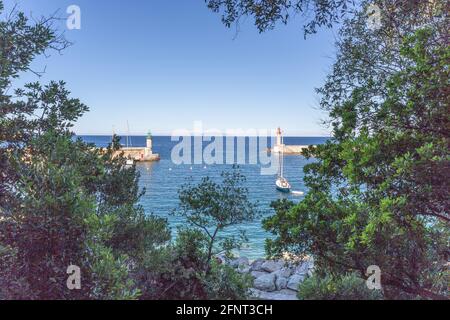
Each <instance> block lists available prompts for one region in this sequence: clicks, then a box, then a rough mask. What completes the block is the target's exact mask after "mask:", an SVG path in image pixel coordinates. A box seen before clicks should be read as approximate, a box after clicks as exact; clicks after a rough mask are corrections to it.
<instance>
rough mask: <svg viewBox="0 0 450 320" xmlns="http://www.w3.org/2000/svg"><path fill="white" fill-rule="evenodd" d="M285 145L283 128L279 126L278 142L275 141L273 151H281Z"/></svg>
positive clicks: (277, 132)
mask: <svg viewBox="0 0 450 320" xmlns="http://www.w3.org/2000/svg"><path fill="white" fill-rule="evenodd" d="M283 147H284V145H283V133H282V131H281V128H280V127H278V129H277V131H276V143H275V146H274V147H273V149H272V151H273V152H281V150H282V148H283Z"/></svg>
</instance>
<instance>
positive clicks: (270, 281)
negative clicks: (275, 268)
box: [253, 273, 276, 292]
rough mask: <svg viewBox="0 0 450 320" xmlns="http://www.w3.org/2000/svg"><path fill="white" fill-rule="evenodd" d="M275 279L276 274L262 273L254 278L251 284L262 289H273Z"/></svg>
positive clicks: (274, 287)
mask: <svg viewBox="0 0 450 320" xmlns="http://www.w3.org/2000/svg"><path fill="white" fill-rule="evenodd" d="M275 279H276V276H275V274H273V273H268V274H264V275H262V276H260V277H258V278H256V279H255V281H254V282H253V286H254V287H255V288H256V289H258V290H262V291H269V292H270V291H275V289H276V286H275Z"/></svg>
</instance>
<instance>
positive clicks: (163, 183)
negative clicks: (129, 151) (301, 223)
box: [80, 136, 328, 258]
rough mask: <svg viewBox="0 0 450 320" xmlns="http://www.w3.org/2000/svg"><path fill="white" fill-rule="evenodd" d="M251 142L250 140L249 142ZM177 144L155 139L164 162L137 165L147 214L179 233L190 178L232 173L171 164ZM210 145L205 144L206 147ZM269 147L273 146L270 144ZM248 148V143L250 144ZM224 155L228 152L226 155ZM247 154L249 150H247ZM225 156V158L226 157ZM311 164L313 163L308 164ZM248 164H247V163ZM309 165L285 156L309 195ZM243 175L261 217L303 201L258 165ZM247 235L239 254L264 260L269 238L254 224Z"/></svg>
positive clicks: (296, 185) (296, 186)
mask: <svg viewBox="0 0 450 320" xmlns="http://www.w3.org/2000/svg"><path fill="white" fill-rule="evenodd" d="M80 137H81V138H82V139H83V140H84V141H86V142H89V143H93V144H95V145H96V146H98V147H105V146H107V145H108V143H110V141H111V137H110V136H80ZM327 139H328V138H326V137H285V138H284V142H285V144H287V145H289V144H291V145H310V144H313V145H317V144H322V143H324V142H325V141H326V140H327ZM129 140H130V143H131V145H132V146H136V147H139V146H144V145H145V136H130V137H129ZM125 141H126V138H125V137H122V143H123V144H125ZM246 141H248V138H246ZM177 143H178V142H177V141H171V137H169V136H155V137H153V152H154V153H159V154H160V156H161V160H160V161H158V162H151V163H137V165H136V167H137V169H138V170H139V172H140V174H141V177H140V186H141V187H142V188H145V189H146V193H145V195H144V196H143V197H142V198H141V204H142V206H143V207H144V209H145V211H146V212H147V213H149V214H150V213H153V214H155V215H158V216H162V217H166V218H167V219H168V221H169V223H170V226H171V228H172V230H173V232H174V233H175V232H176V226H178V225H180V224H183V223H184V221H183V220H182V219H180V218H178V217H174V216H172V215H170V212H172V210H173V209H175V208H176V207H177V205H178V195H177V190H178V189H179V187H180V186H181V185H182V184H184V183H186V182H187V180H188V179H189V178H192V179H193V180H194V181H198V180H200V179H201V177H204V176H210V177H212V178H214V179H216V178H220V173H221V172H222V171H224V170H230V169H231V167H232V165H231V164H223V165H222V164H216V165H205V164H192V165H190V164H181V165H176V164H174V163H173V162H172V160H171V150H172V148H173V147H174V146H175V145H176V144H177ZM208 143H209V142H204V145H203V147H204V146H206V145H207V144H208ZM269 145H270V143H269ZM247 146H248V143H247ZM224 152H225V151H224ZM246 153H248V148H247V149H246ZM224 156H226V155H224ZM309 161H312V160H309ZM247 162H248V161H247ZM307 163H308V161H307V160H306V159H305V158H304V157H302V156H299V155H285V157H284V174H285V177H286V178H287V179H288V180H289V182H290V183H291V185H292V190H296V191H304V192H307V190H306V189H305V186H304V183H303V166H304V165H305V164H307ZM239 167H240V169H241V171H242V173H243V174H244V175H245V176H246V178H247V181H246V187H247V188H248V189H249V193H250V198H251V200H252V201H255V202H258V206H259V209H260V210H261V211H262V212H263V215H262V217H263V218H264V217H267V216H270V215H272V214H274V212H273V210H272V209H271V208H270V207H269V204H270V203H271V202H272V201H274V200H277V199H282V198H288V199H290V200H292V201H300V200H301V198H302V197H301V196H298V195H292V194H283V193H280V192H278V191H276V190H275V179H276V176H275V175H261V170H260V165H258V164H248V163H247V164H240V165H239ZM239 228H243V229H244V230H245V231H246V234H247V237H248V239H249V242H248V243H247V244H246V245H245V248H243V249H242V252H241V253H240V254H242V255H245V256H247V257H249V258H257V257H262V256H264V241H265V239H266V238H267V237H270V234H268V233H267V232H265V231H264V230H263V229H262V228H261V221H260V220H258V221H255V222H252V223H247V224H245V225H242V226H239ZM226 232H227V233H230V234H236V233H237V232H238V231H237V230H236V229H229V230H227V231H226Z"/></svg>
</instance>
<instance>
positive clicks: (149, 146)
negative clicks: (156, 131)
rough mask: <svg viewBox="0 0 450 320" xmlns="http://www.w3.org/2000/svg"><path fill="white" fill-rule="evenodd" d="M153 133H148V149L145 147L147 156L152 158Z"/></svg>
mask: <svg viewBox="0 0 450 320" xmlns="http://www.w3.org/2000/svg"><path fill="white" fill-rule="evenodd" d="M152 153H153V152H152V133H151V132H150V131H149V132H148V133H147V141H146V147H145V156H146V157H148V156H151V155H152Z"/></svg>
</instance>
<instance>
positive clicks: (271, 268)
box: [223, 257, 314, 300]
mask: <svg viewBox="0 0 450 320" xmlns="http://www.w3.org/2000/svg"><path fill="white" fill-rule="evenodd" d="M223 261H225V260H223ZM225 263H228V264H229V265H230V266H232V267H233V268H235V269H236V270H237V271H238V272H240V273H247V274H250V275H251V276H252V277H253V287H252V288H251V289H250V296H251V298H252V299H263V300H298V298H297V292H298V286H299V284H300V283H301V282H302V281H303V280H305V279H306V277H307V276H309V275H311V274H312V272H313V269H314V262H313V260H312V259H311V258H305V259H302V260H296V261H290V260H289V261H287V260H266V259H256V260H254V261H252V262H250V261H249V260H248V259H247V258H246V257H239V258H237V259H233V260H231V261H228V262H225Z"/></svg>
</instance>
